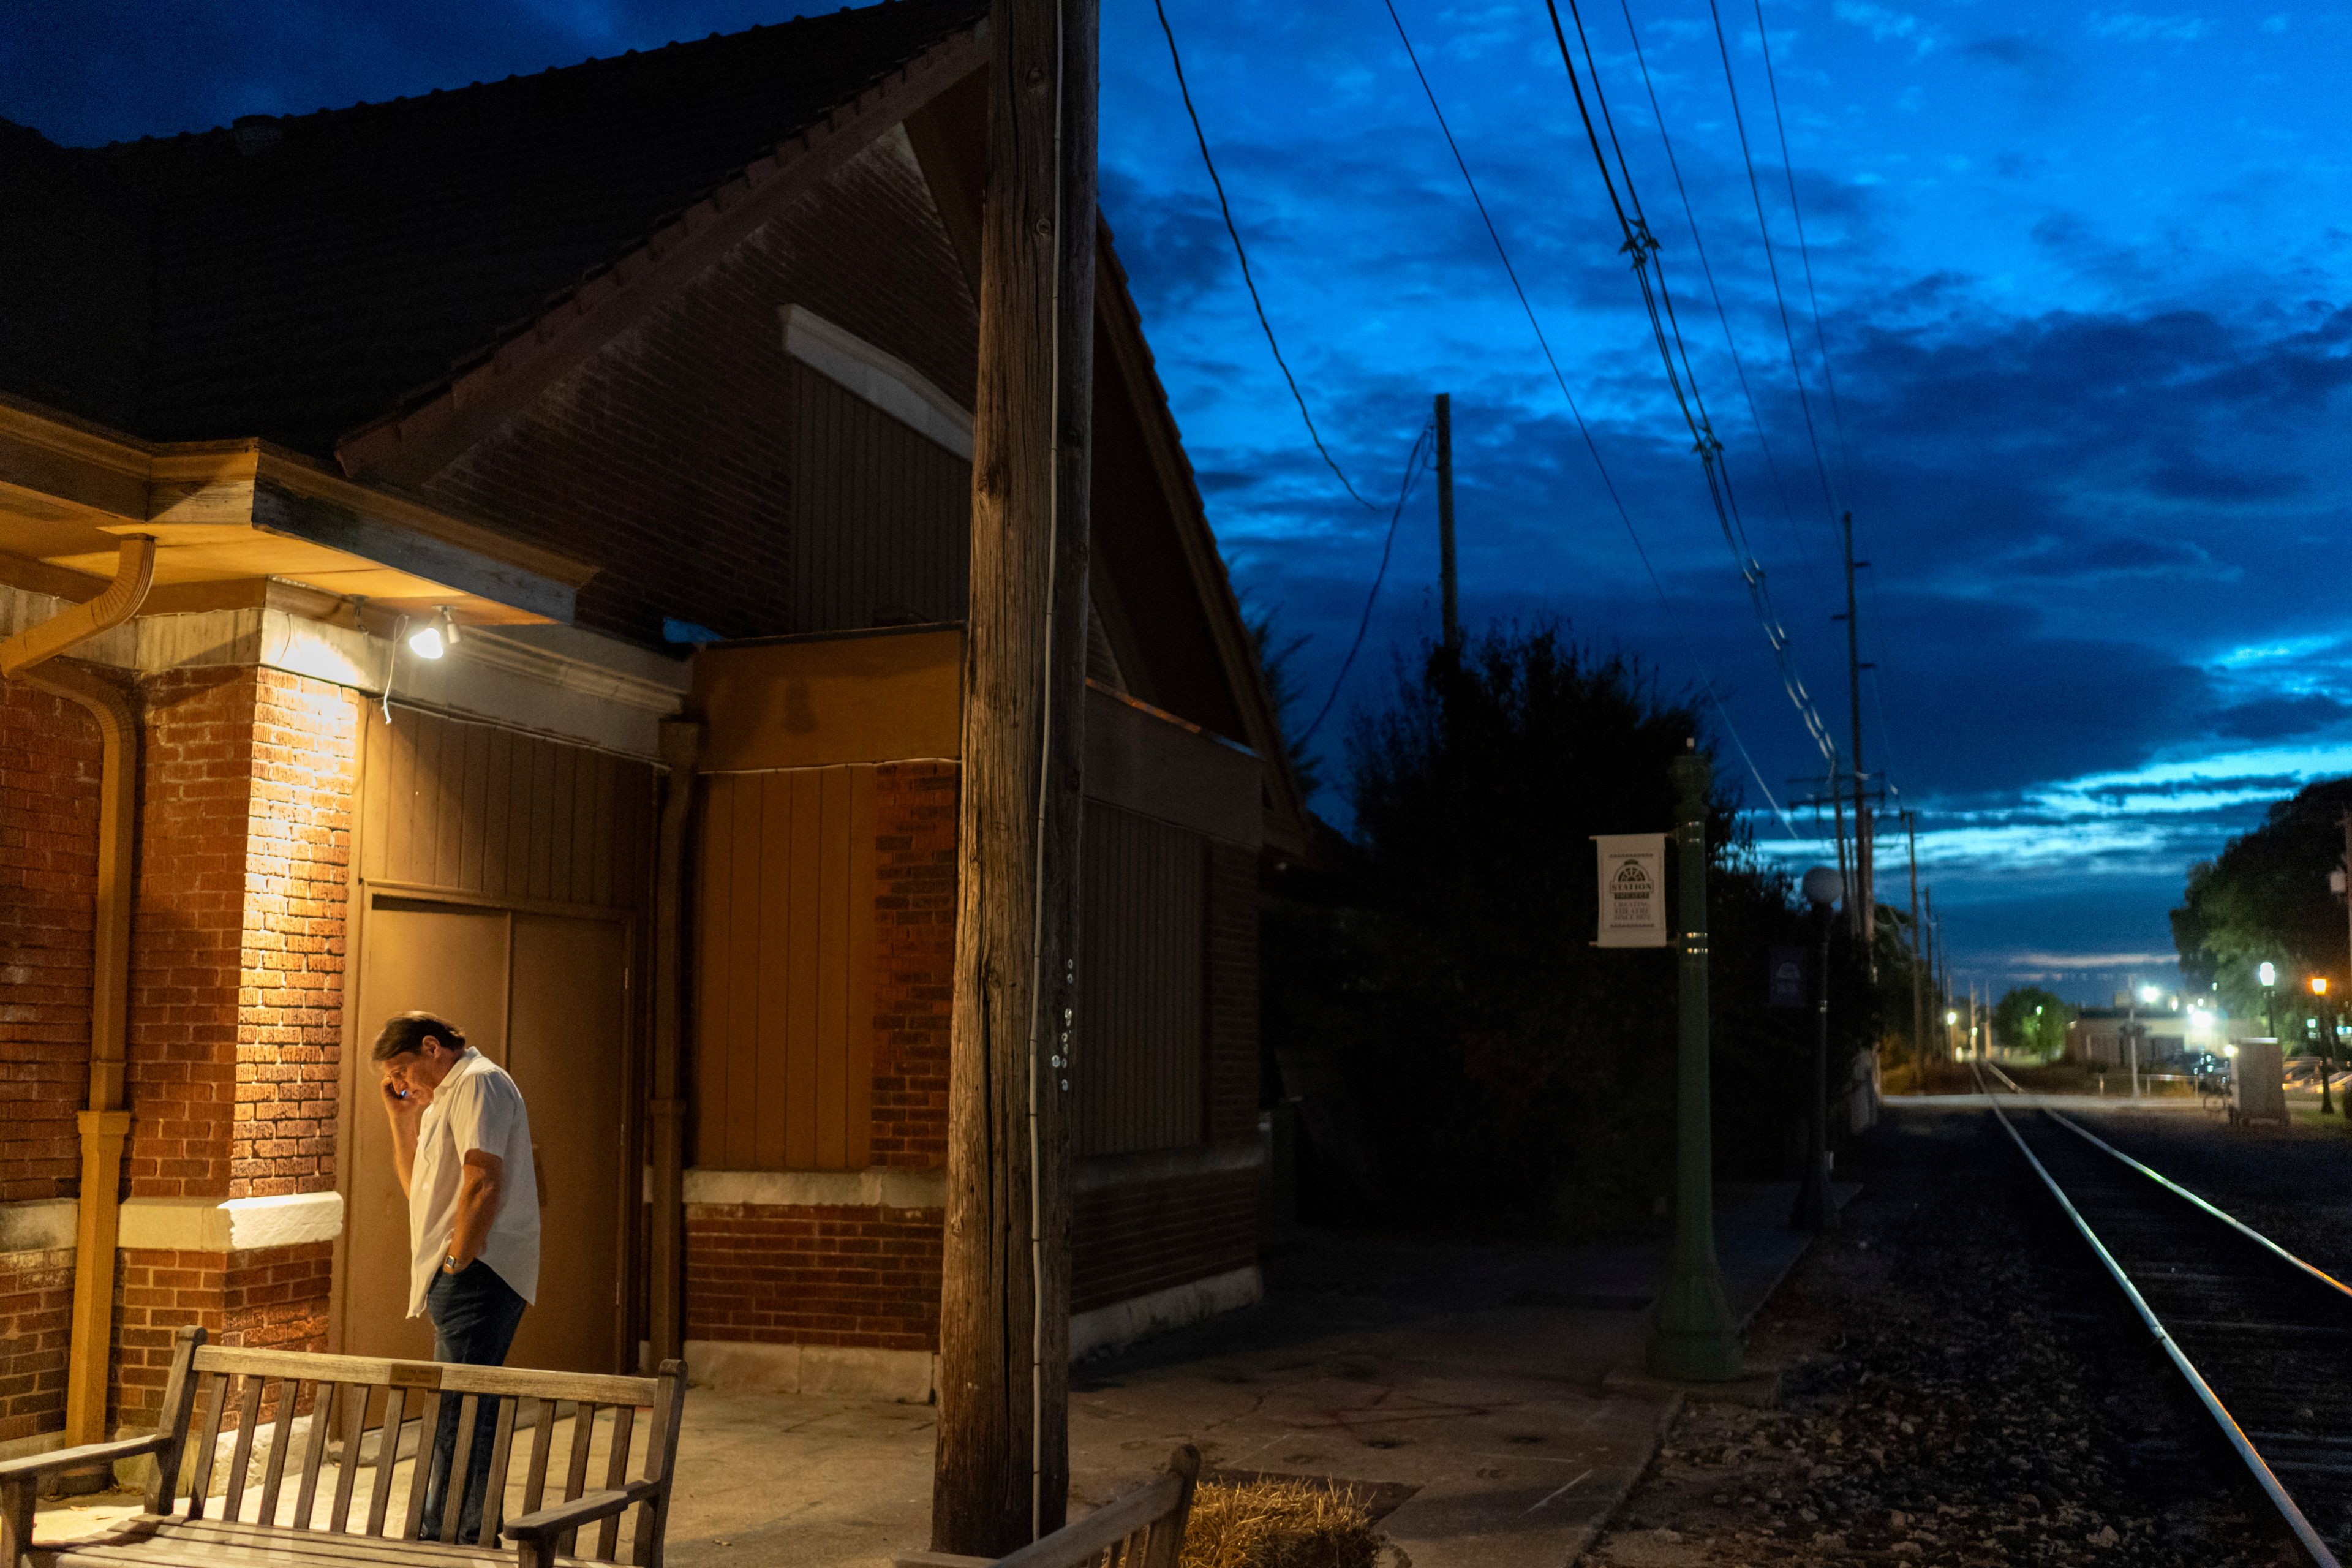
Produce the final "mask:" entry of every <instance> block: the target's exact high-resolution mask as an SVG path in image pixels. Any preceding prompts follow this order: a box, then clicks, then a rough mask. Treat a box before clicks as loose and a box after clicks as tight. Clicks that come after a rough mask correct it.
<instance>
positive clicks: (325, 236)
mask: <svg viewBox="0 0 2352 1568" xmlns="http://www.w3.org/2000/svg"><path fill="white" fill-rule="evenodd" d="M986 9H987V7H986V3H985V0H890V3H889V4H887V5H871V6H867V7H866V8H864V9H861V10H854V11H853V10H847V9H844V10H842V11H840V12H838V13H835V14H832V15H827V16H808V17H803V18H800V19H797V20H794V21H791V22H787V23H782V24H780V25H778V26H768V27H758V28H754V29H752V30H751V31H750V32H746V33H736V34H732V35H729V36H726V37H718V36H713V37H710V38H708V39H705V40H703V41H700V42H698V43H689V44H673V45H671V46H670V47H667V48H662V49H656V50H651V51H648V52H646V53H643V54H639V53H635V52H632V53H630V54H627V55H623V56H619V57H615V58H611V59H603V60H591V61H589V62H587V63H586V64H583V65H576V66H569V67H564V68H559V69H553V70H548V71H543V72H541V73H540V74H539V75H537V76H531V77H510V78H509V79H506V80H505V81H501V82H491V83H487V84H482V83H478V84H476V85H474V86H472V87H467V88H462V89H455V90H450V91H444V92H435V93H431V94H428V95H426V96H425V97H421V98H414V99H404V100H395V101H394V102H391V103H381V104H362V105H359V106H358V107H355V108H351V109H340V110H322V111H320V112H319V113H316V114H308V115H297V116H289V117H287V118H284V119H279V120H267V119H257V120H247V121H239V122H238V123H237V125H236V127H235V128H232V129H226V130H216V131H211V132H204V133H201V134H195V135H186V136H178V137H173V138H169V139H165V140H157V141H145V142H125V143H117V144H115V145H113V146H110V147H102V148H94V149H80V148H58V147H55V146H52V145H51V144H49V143H48V142H46V141H43V140H42V139H40V138H39V137H37V136H35V135H33V134H31V133H30V132H26V131H24V130H23V129H22V128H20V127H16V126H12V125H8V124H7V123H6V122H5V121H0V202H5V203H6V204H7V205H8V207H9V209H10V210H13V211H16V212H26V211H35V212H42V213H45V214H51V215H55V217H56V221H55V222H54V223H52V224H49V225H47V226H46V227H47V231H48V240H47V242H46V243H41V244H27V243H15V242H10V241H8V240H5V239H0V389H5V390H7V391H10V392H16V393H18V394H20V395H24V396H27V397H32V398H35V399H37V400H38V401H41V402H45V403H51V404H55V405H60V406H63V407H65V408H67V409H68V410H69V411H71V412H73V413H76V414H80V415H83V416H87V417H89V418H93V419H97V420H100V421H101V422H104V423H107V424H111V425H115V426H119V427H121V428H125V429H128V430H130V431H131V432H132V433H133V434H136V435H141V436H144V437H149V438H151V439H155V440H194V439H203V438H207V437H242V436H262V437H268V438H269V439H272V440H275V441H278V442H280V443H283V444H284V445H287V446H289V447H295V448H296V449H298V450H301V451H306V452H310V453H313V454H317V455H320V456H325V455H327V454H328V452H329V451H330V449H331V447H332V445H333V443H334V440H335V437H338V436H339V435H341V434H342V433H343V432H345V431H347V430H349V429H351V428H352V427H353V426H358V425H361V424H363V423H365V422H366V421H368V420H370V419H373V418H374V417H376V416H381V415H383V414H385V413H387V412H389V411H390V410H392V409H393V408H394V407H395V406H396V405H399V404H400V403H401V402H402V401H403V399H404V397H405V396H406V395H409V394H411V393H413V392H415V391H416V390H418V389H419V388H422V387H425V386H429V385H431V384H436V383H437V382H439V381H440V380H442V379H443V378H444V377H446V376H447V375H448V374H449V373H450V372H451V370H452V369H453V368H454V367H455V365H456V364H457V363H459V362H461V361H463V360H464V359H465V358H467V356H470V355H474V354H478V353H480V352H482V351H484V350H485V349H487V348H488V347H489V346H490V345H492V344H493V343H494V342H496V341H497V339H498V338H499V335H500V334H501V331H502V330H504V329H507V328H509V327H511V326H513V325H515V324H517V323H519V322H520V321H524V320H526V319H528V318H530V317H531V316H533V315H535V314H536V313H537V312H538V311H539V310H541V308H542V307H543V306H544V305H545V303H546V302H547V301H548V300H549V299H550V298H551V296H553V295H557V294H560V293H561V292H562V291H563V290H564V289H569V288H571V287H572V286H573V285H575V284H576V283H578V282H579V281H580V280H581V279H582V278H583V276H586V275H589V274H592V273H593V272H594V271H595V270H596V269H598V268H602V267H604V266H606V265H609V264H610V263H611V262H612V261H613V260H614V259H615V258H617V257H619V256H620V255H621V254H622V253H624V252H625V251H626V250H627V249H628V248H629V247H631V246H632V244H633V243H635V241H637V240H639V239H641V238H642V237H644V236H646V234H647V233H649V232H650V231H651V230H652V229H654V228H655V227H656V226H657V225H658V223H659V222H660V220H662V219H663V218H664V217H665V216H667V215H669V214H671V213H674V212H676V211H677V210H678V209H679V208H681V207H684V206H687V205H690V204H692V203H693V202H694V201H695V200H697V199H698V197H700V196H701V195H703V194H704V193H706V192H708V191H709V190H710V189H712V188H713V187H715V186H718V185H719V184H724V183H725V182H726V181H728V180H729V179H730V178H732V177H733V176H734V175H735V174H737V173H738V172H740V170H741V169H742V168H743V167H744V165H746V164H747V163H751V162H752V161H753V160H755V159H758V158H760V157H761V156H764V155H765V154H766V153H769V152H770V151H771V150H772V149H773V148H774V147H775V145H776V144H777V143H778V142H782V141H785V140H787V139H789V138H791V137H792V136H793V135H795V134H796V133H798V132H800V131H802V130H803V129H805V128H807V127H808V126H810V125H812V124H814V123H815V122H817V121H821V120H822V119H823V118H824V114H825V111H826V110H829V109H831V108H833V107H834V106H835V105H837V104H840V103H842V102H844V101H845V100H850V99H853V98H855V97H856V95H857V94H858V93H859V92H861V91H863V90H865V89H866V88H868V87H870V86H872V85H874V84H875V83H876V82H877V81H879V80H880V79H883V78H885V77H887V75H889V73H890V72H892V71H893V70H895V69H897V68H898V67H900V66H901V65H903V64H905V63H906V62H907V61H908V60H909V59H911V58H914V57H916V56H917V55H919V54H920V53H922V51H923V50H924V49H926V48H928V47H931V46H932V45H934V44H936V43H938V42H940V40H942V39H943V38H945V37H949V36H950V35H952V34H954V33H956V32H959V31H961V30H963V29H965V28H968V27H970V26H972V25H973V24H974V23H976V22H977V21H979V20H980V19H981V18H982V16H984V15H985V14H986ZM7 227H12V226H0V228H7ZM17 232H18V233H20V234H21V233H23V232H24V231H23V230H21V229H19V230H18V231H17ZM142 239H143V241H144V244H143V245H142V244H139V243H137V242H138V241H140V240H142ZM141 255H144V256H147V257H151V258H152V262H151V263H150V265H149V266H147V267H145V268H141V267H137V266H126V265H121V263H120V262H119V261H115V262H112V263H110V262H109V260H108V258H121V257H124V256H134V257H135V256H141ZM94 330H101V337H102V340H103V341H102V342H101V344H100V346H101V347H102V349H103V350H104V352H102V353H95V354H89V355H87V356H84V355H81V354H77V353H74V352H72V350H71V349H70V347H69V346H68V345H70V344H72V343H74V342H89V337H88V334H89V333H90V332H91V331H94Z"/></svg>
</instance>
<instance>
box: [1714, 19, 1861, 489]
mask: <svg viewBox="0 0 2352 1568" xmlns="http://www.w3.org/2000/svg"><path fill="white" fill-rule="evenodd" d="M1706 9H1707V15H1708V16H1710V17H1712V18H1713V19H1714V22H1715V47H1716V52H1717V54H1718V55H1720V56H1721V57H1722V59H1723V85H1724V88H1725V89H1726V90H1727V92H1728V93H1729V94H1730V96H1731V125H1732V129H1733V130H1734V131H1736V132H1738V135H1739V161H1740V162H1741V163H1743V164H1744V165H1746V167H1747V170H1748V196H1749V197H1750V199H1751V200H1753V201H1754V203H1755V205H1756V232H1757V234H1758V235H1759V237H1761V238H1762V240H1763V242H1764V267H1765V270H1766V272H1767V273H1768V274H1769V276H1770V278H1771V279H1772V299H1773V302H1774V303H1775V304H1776V305H1778V306H1779V308H1780V339H1781V342H1784V343H1786V344H1787V345H1788V349H1789V374H1790V375H1791V376H1793V377H1794V378H1795V380H1796V383H1797V407H1798V410H1799V411H1800V412H1801V413H1802V414H1803V416H1804V419H1805V441H1806V444H1807V445H1808V446H1810V447H1811V448H1812V453H1813V471H1814V473H1815V474H1816V475H1817V476H1818V477H1819V479H1820V480H1821V486H1822V505H1823V507H1824V508H1826V509H1827V515H1828V521H1829V525H1830V529H1831V531H1832V532H1833V533H1834V532H1835V531H1836V530H1837V513H1838V503H1837V495H1836V492H1835V489H1833V487H1832V485H1831V484H1830V467H1829V463H1828V462H1827V460H1826V459H1824V458H1822V440H1821V432H1820V431H1819V430H1818V429H1817V428H1816V427H1815V426H1814V424H1813V403H1812V396H1811V393H1809V392H1808V391H1807V390H1806V386H1805V372H1804V368H1803V366H1802V365H1801V363H1799V361H1798V355H1797V331H1796V328H1795V327H1794V326H1792V325H1790V321H1789V296H1788V293H1787V291H1786V290H1784V289H1782V288H1781V286H1780V258H1779V257H1778V256H1777V255H1776V254H1775V253H1774V251H1773V248H1772V228H1771V226H1770V225H1769V223H1767V222H1766V221H1765V217H1764V186H1763V183H1762V182H1761V181H1760V180H1759V179H1758V178H1757V175H1756V156H1755V153H1754V152H1753V150H1752V149H1751V148H1750V147H1749V146H1748V121H1747V118H1746V116H1745V114H1744V113H1743V112H1742V111H1741V110H1740V107H1739V82H1738V79H1737V77H1736V76H1735V75H1734V74H1733V72H1732V68H1731V45H1730V42H1729V41H1728V39H1727V38H1726V37H1725V36H1724V31H1723V12H1722V10H1721V9H1720V8H1719V7H1718V5H1717V3H1716V0H1706Z"/></svg>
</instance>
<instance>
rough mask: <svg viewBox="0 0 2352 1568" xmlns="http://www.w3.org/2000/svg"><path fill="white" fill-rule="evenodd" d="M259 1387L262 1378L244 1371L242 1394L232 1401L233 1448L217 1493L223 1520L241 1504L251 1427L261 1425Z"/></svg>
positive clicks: (249, 1458)
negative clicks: (221, 1489) (223, 1485)
mask: <svg viewBox="0 0 2352 1568" xmlns="http://www.w3.org/2000/svg"><path fill="white" fill-rule="evenodd" d="M223 1381H224V1382H225V1381H226V1379H224V1380H223ZM261 1390H262V1379H260V1378H257V1377H255V1376H252V1375H251V1374H249V1373H248V1374H247V1377H246V1379H245V1390H244V1396H243V1397H242V1398H240V1399H239V1400H238V1401H237V1404H236V1451H235V1452H234V1453H232V1454H231V1455H230V1456H229V1461H228V1489H226V1491H225V1492H223V1493H222V1494H221V1517H222V1518H223V1519H235V1518H236V1516H237V1514H238V1512H239V1511H240V1510H243V1509H244V1507H245V1477H246V1470H247V1467H248V1466H250V1465H251V1464H252V1463H253V1429H254V1428H255V1427H256V1426H259V1425H260V1424H261Z"/></svg>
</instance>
